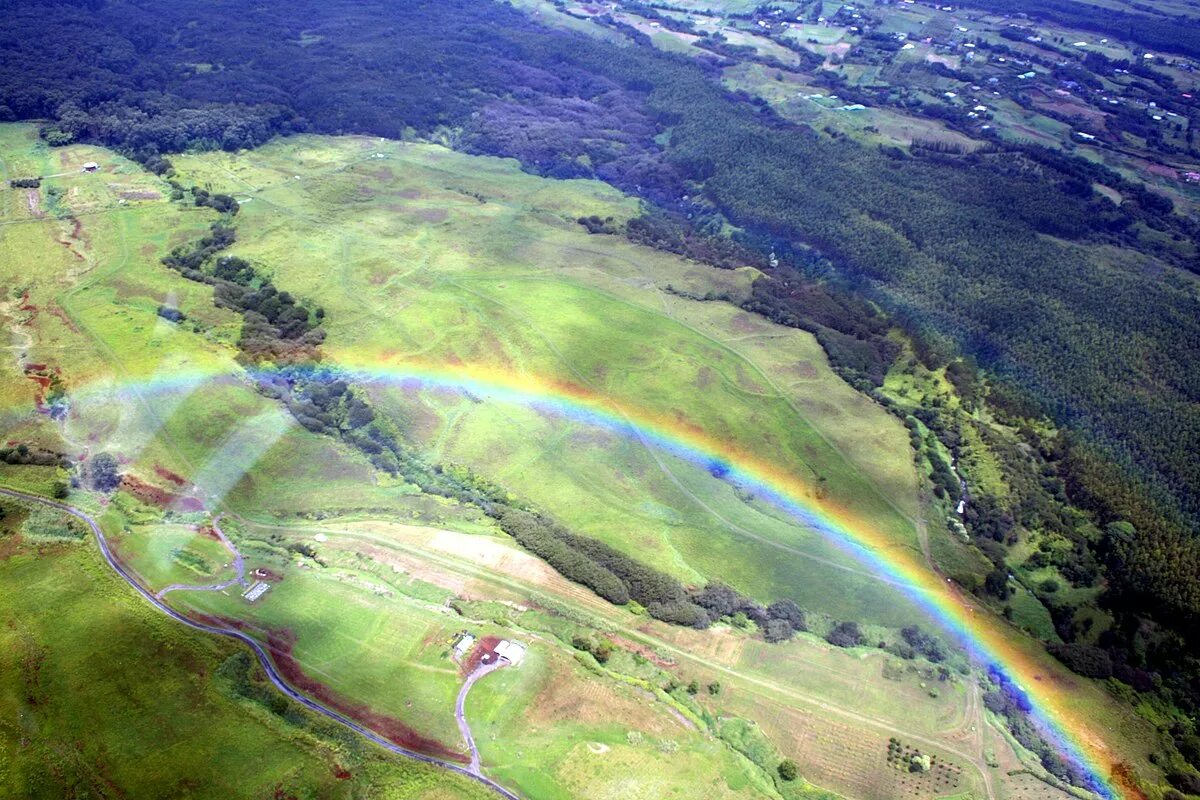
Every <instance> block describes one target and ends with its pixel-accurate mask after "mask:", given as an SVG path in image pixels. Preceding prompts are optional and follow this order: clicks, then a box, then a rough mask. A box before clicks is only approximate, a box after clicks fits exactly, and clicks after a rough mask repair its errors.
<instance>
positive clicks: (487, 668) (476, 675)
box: [454, 658, 505, 775]
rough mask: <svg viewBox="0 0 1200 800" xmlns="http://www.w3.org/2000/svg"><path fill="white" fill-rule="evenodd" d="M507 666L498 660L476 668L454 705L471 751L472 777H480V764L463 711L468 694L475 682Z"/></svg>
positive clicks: (460, 727) (470, 768)
mask: <svg viewBox="0 0 1200 800" xmlns="http://www.w3.org/2000/svg"><path fill="white" fill-rule="evenodd" d="M504 665H505V662H503V661H501V660H500V659H499V658H497V659H496V660H495V661H493V662H492V663H490V664H481V665H479V666H478V667H476V668H475V671H474V672H472V673H471V674H470V675H468V676H467V679H466V681H464V682H463V685H462V688H461V689H459V690H458V700H457V701H456V702H455V704H454V721H455V722H457V723H458V729H459V731H461V732H462V736H463V739H464V740H465V741H466V743H467V748H468V749H469V750H470V751H471V764H470V765H469V766H468V767H467V771H468V772H470V773H471V774H472V775H480V774H481V773H480V764H479V748H478V747H476V746H475V737H474V736H472V735H471V726H470V725H468V724H467V716H466V712H465V711H464V710H463V708H464V706H466V703H467V692H469V691H471V687H472V686H473V685H474V684H475V681H477V680H479V679H480V678H482V677H483V676H484V675H487V674H488V673H489V672H495V671H496V670H498V669H500V668H501V667H503V666H504Z"/></svg>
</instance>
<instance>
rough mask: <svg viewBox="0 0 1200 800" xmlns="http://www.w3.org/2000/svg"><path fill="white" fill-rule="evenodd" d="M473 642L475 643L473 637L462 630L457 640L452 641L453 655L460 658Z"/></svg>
mask: <svg viewBox="0 0 1200 800" xmlns="http://www.w3.org/2000/svg"><path fill="white" fill-rule="evenodd" d="M473 644H475V637H474V636H472V635H471V634H469V633H467V632H465V631H464V632H463V633H462V635H460V636H459V638H458V641H457V642H455V643H454V655H455V656H456V657H457V658H462V657H463V656H465V655H466V654H467V651H468V650H470V649H471V645H473Z"/></svg>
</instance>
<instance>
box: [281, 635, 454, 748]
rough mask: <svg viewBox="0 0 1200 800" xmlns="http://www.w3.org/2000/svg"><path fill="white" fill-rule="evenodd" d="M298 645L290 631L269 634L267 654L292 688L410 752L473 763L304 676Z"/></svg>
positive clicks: (394, 719)
mask: <svg viewBox="0 0 1200 800" xmlns="http://www.w3.org/2000/svg"><path fill="white" fill-rule="evenodd" d="M294 645H295V634H293V633H291V632H290V631H282V632H280V631H272V632H271V633H270V634H268V637H267V650H268V651H269V652H270V654H271V660H272V661H274V662H275V668H276V669H277V670H278V671H279V674H280V675H282V676H283V678H284V680H286V681H287V682H288V683H290V684H291V685H292V686H294V687H296V688H297V689H299V690H300V691H302V692H304V693H305V694H307V695H309V696H310V697H315V698H316V699H318V700H320V701H321V702H322V703H324V704H325V705H326V706H328V707H329V708H332V709H334V710H336V711H340V712H341V713H343V714H345V715H346V716H348V717H350V718H351V719H353V720H355V721H356V722H359V723H361V724H362V725H364V726H365V727H367V728H370V729H371V730H373V731H375V732H376V733H378V734H379V735H380V736H382V737H384V738H385V739H387V740H388V741H389V742H393V743H395V744H398V745H400V746H401V747H405V748H408V749H409V750H415V751H417V752H419V753H425V754H427V755H432V756H437V757H439V758H444V759H446V760H449V761H457V762H459V763H462V764H466V763H468V761H469V759H468V758H467V757H466V756H465V755H464V754H462V753H459V752H456V751H454V750H451V749H450V748H449V747H447V746H446V745H444V744H442V743H441V742H439V741H437V740H436V739H431V738H429V737H428V736H423V735H421V734H420V733H417V732H416V731H415V730H413V729H412V728H410V727H409V726H408V725H406V724H404V723H403V722H401V721H400V720H398V719H396V718H394V717H389V716H387V715H386V714H380V713H379V712H377V711H373V710H371V707H370V706H367V705H361V704H358V703H352V702H350V701H349V700H347V699H346V698H344V697H341V696H340V695H338V694H337V692H334V691H333V690H332V689H330V688H329V687H328V686H326V685H325V684H323V683H320V682H319V681H315V680H313V679H312V678H310V677H309V676H308V675H306V674H304V670H303V669H301V667H300V664H299V663H297V661H296V660H295V658H293V657H292V648H293V646H294Z"/></svg>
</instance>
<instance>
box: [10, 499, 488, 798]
mask: <svg viewBox="0 0 1200 800" xmlns="http://www.w3.org/2000/svg"><path fill="white" fill-rule="evenodd" d="M6 506H7V507H8V508H9V509H10V513H13V512H12V506H11V504H8V503H6ZM18 535H19V534H13V533H8V532H5V534H4V535H2V536H0V545H3V546H4V550H5V554H4V556H3V557H0V585H3V586H4V587H5V591H3V592H0V620H3V625H0V797H12V798H32V797H39V798H43V797H44V798H61V797H109V796H128V797H144V798H155V797H162V798H168V797H197V798H201V797H212V798H231V797H245V798H261V797H269V796H272V795H275V796H291V797H329V798H342V797H344V798H350V797H358V796H361V793H363V792H365V793H367V794H369V795H370V796H372V797H386V798H401V797H403V798H424V800H448V798H462V799H463V800H467V798H472V799H477V798H483V797H487V796H490V795H489V794H488V793H486V792H484V791H483V790H482V789H481V788H478V787H476V786H475V785H474V784H472V783H470V782H468V781H466V780H463V779H456V778H453V777H451V776H448V775H446V774H444V773H443V772H441V771H435V770H434V769H432V768H429V767H424V766H421V765H415V764H412V763H411V762H408V761H403V760H399V759H393V758H386V757H384V756H383V755H381V754H380V751H378V750H376V749H375V748H370V747H366V746H365V745H363V744H362V743H361V742H359V741H357V740H356V739H355V738H353V737H348V736H346V735H345V733H344V732H343V731H342V730H341V729H339V728H338V727H337V726H334V725H332V724H327V723H325V722H321V721H319V720H318V718H316V717H315V716H313V715H311V714H309V713H308V712H306V711H303V710H301V709H300V707H299V706H295V705H293V704H291V703H288V702H286V701H283V700H282V698H278V695H275V694H274V691H273V689H269V688H267V687H268V686H269V684H265V680H264V679H263V678H262V677H261V676H257V675H255V676H253V677H252V678H251V682H252V683H253V684H255V685H257V686H258V687H259V690H260V691H263V692H266V693H267V696H268V697H277V698H278V700H277V701H275V704H274V708H269V707H268V706H267V705H264V704H262V703H260V702H256V701H254V700H251V699H248V698H246V697H243V696H240V695H238V694H237V693H236V692H234V691H233V689H232V688H231V684H230V682H229V680H228V679H226V678H225V677H223V676H224V674H225V673H227V672H229V671H230V667H229V666H228V665H229V664H231V661H230V660H231V659H233V658H235V654H237V653H238V652H240V650H241V649H240V648H238V647H236V646H234V645H233V644H232V643H230V642H228V641H226V640H223V639H219V638H215V637H212V636H208V635H204V634H199V633H196V632H193V631H190V630H187V629H185V628H183V627H182V626H180V625H179V624H178V623H176V622H174V621H172V620H169V619H167V618H166V617H164V616H162V615H161V614H159V613H158V612H156V611H153V610H152V609H151V608H150V607H149V606H148V605H147V604H146V603H145V602H144V601H143V600H141V599H140V598H138V597H137V596H136V595H134V594H133V593H132V592H131V591H130V590H129V589H128V587H127V586H126V585H125V584H124V582H123V581H121V579H120V578H118V577H117V576H116V575H115V574H114V573H113V572H112V571H111V570H110V569H109V568H108V567H107V566H106V565H105V564H103V563H102V562H101V561H100V559H99V557H98V556H97V555H96V554H95V553H94V551H93V545H92V544H91V543H90V542H83V543H73V544H62V543H59V544H55V545H51V546H48V547H47V546H45V545H42V546H38V547H35V546H33V543H32V542H30V543H27V544H24V545H23V544H20V543H17V544H16V546H15V548H13V547H10V544H11V542H6V541H5V539H11V538H12V537H14V536H18ZM48 610H52V611H53V613H47V612H48ZM232 663H236V662H232ZM340 773H344V774H345V775H346V779H344V780H343V779H339V778H338V775H339V774H340Z"/></svg>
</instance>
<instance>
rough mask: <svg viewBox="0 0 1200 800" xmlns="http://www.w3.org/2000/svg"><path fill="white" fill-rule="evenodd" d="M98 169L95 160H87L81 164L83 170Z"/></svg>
mask: <svg viewBox="0 0 1200 800" xmlns="http://www.w3.org/2000/svg"><path fill="white" fill-rule="evenodd" d="M98 169H100V165H99V164H97V163H96V162H95V161H89V162H87V163H86V164H84V165H83V171H84V172H95V171H96V170H98Z"/></svg>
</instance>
